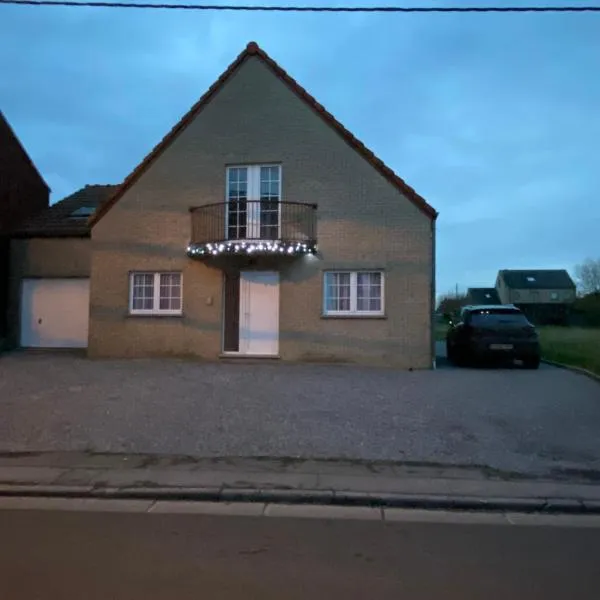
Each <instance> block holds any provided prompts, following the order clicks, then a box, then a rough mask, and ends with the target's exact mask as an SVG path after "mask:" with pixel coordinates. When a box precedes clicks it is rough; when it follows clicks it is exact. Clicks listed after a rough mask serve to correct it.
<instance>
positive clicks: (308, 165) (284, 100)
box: [89, 58, 433, 368]
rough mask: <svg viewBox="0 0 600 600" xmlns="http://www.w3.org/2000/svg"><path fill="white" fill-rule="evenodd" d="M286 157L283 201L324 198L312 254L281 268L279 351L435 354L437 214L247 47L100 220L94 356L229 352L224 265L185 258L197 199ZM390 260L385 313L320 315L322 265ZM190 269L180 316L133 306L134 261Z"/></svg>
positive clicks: (406, 363)
mask: <svg viewBox="0 0 600 600" xmlns="http://www.w3.org/2000/svg"><path fill="white" fill-rule="evenodd" d="M261 163H263V164H264V163H278V164H281V165H282V189H283V191H282V200H288V201H298V202H311V203H317V204H318V213H317V214H318V224H317V237H318V246H319V253H318V256H316V257H312V256H308V257H303V258H298V259H297V260H296V261H295V262H291V263H288V264H287V265H281V266H280V277H281V288H280V302H281V305H280V354H281V357H282V358H283V359H287V360H341V361H349V362H359V363H370V364H389V365H395V366H401V367H415V368H425V367H430V366H431V359H432V356H431V311H432V304H431V302H432V297H431V290H432V285H433V281H432V268H433V236H432V227H431V221H430V219H429V218H428V217H427V216H425V215H424V214H423V213H422V212H420V211H419V210H418V209H417V208H416V207H415V206H414V205H413V204H412V203H411V202H410V201H408V200H407V199H406V198H404V197H403V196H402V195H401V194H400V192H399V191H398V190H397V189H396V188H395V187H394V186H393V185H392V184H390V183H389V182H388V181H387V180H386V179H385V178H384V177H382V176H381V175H380V174H379V173H378V172H377V171H376V170H375V169H374V168H373V167H372V165H370V164H369V163H368V162H367V161H365V160H364V158H362V157H361V156H360V155H359V154H358V153H357V152H356V151H355V150H354V149H352V148H351V147H350V146H348V144H347V143H346V142H345V141H344V140H343V139H342V138H341V137H340V136H339V135H338V134H337V133H336V132H335V131H333V130H332V129H331V128H330V127H329V126H328V125H327V124H326V123H324V122H323V121H322V120H321V119H320V118H319V117H318V116H317V115H315V113H314V112H313V111H312V110H311V109H310V108H309V107H308V106H307V105H306V104H305V103H304V102H302V101H301V100H300V99H299V98H298V97H297V96H296V95H295V94H293V92H292V91H290V90H289V89H288V88H287V87H286V86H285V85H284V84H283V83H281V81H280V80H279V79H277V78H276V77H275V76H274V75H273V74H272V72H271V71H270V70H269V69H268V68H267V67H266V66H265V65H264V64H263V63H262V62H261V61H260V60H259V59H258V58H250V59H248V60H247V61H246V62H245V63H244V64H243V66H242V67H241V68H240V69H239V70H238V71H237V73H236V74H235V75H234V76H233V78H232V79H231V80H230V81H229V82H228V83H227V84H226V85H225V86H224V87H223V88H222V89H221V90H220V91H219V92H218V94H217V95H216V97H214V98H213V100H212V101H211V102H210V103H209V104H208V105H207V106H206V107H205V109H204V110H203V111H202V113H200V115H198V116H197V117H196V119H195V120H194V121H193V123H191V124H190V125H189V126H188V127H187V129H185V131H184V132H183V133H182V134H181V135H179V137H178V138H177V139H176V140H175V142H174V143H173V144H172V145H171V146H170V147H169V148H168V149H167V150H166V151H165V152H164V153H163V154H162V155H161V156H160V158H158V159H157V160H156V161H155V162H154V164H153V165H152V166H151V167H150V168H149V169H148V170H147V171H146V172H145V174H144V175H142V176H141V178H140V179H139V180H138V181H137V182H136V183H135V184H134V185H133V186H132V187H131V188H130V189H129V190H128V191H127V192H126V193H125V195H124V196H123V197H122V198H121V200H120V201H119V202H118V203H117V204H116V205H115V206H114V207H113V208H112V209H111V211H110V212H109V213H108V214H107V215H106V216H105V217H104V218H103V219H102V220H101V221H99V223H98V224H97V225H96V226H95V227H94V229H93V231H92V279H91V309H90V340H89V352H90V355H92V356H140V355H151V354H163V355H164V354H173V355H185V354H192V355H198V356H203V357H206V358H215V357H217V356H218V355H219V353H220V352H221V332H222V321H221V319H222V289H223V275H222V272H221V271H220V270H219V269H218V268H214V267H211V266H209V265H205V264H202V263H200V262H198V261H193V260H191V259H188V258H187V257H186V255H185V249H186V246H187V243H188V241H189V237H190V214H189V212H188V210H189V207H191V206H200V205H203V204H210V203H214V202H222V201H224V199H225V168H226V166H227V165H234V164H261ZM366 268H374V269H383V270H384V271H385V277H386V279H385V288H386V314H385V317H384V318H381V319H365V318H363V319H355V318H351V319H331V318H323V317H322V303H323V300H322V298H323V272H324V271H325V270H328V269H366ZM132 270H156V271H159V270H178V271H182V272H183V280H184V283H183V296H184V297H183V304H184V316H183V317H178V318H165V317H159V318H152V317H150V318H149V317H143V318H137V317H129V316H128V315H127V307H128V293H129V286H128V273H129V272H130V271H132Z"/></svg>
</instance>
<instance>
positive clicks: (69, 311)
mask: <svg viewBox="0 0 600 600" xmlns="http://www.w3.org/2000/svg"><path fill="white" fill-rule="evenodd" d="M89 299H90V280H89V278H72V279H23V280H22V285H21V311H20V312H21V319H20V320H21V335H20V345H21V346H22V347H25V348H85V347H87V343H88V322H89Z"/></svg>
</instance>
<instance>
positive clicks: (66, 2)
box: [0, 0, 600, 13]
mask: <svg viewBox="0 0 600 600" xmlns="http://www.w3.org/2000/svg"><path fill="white" fill-rule="evenodd" d="M0 4H13V5H22V6H68V7H88V8H90V7H91V8H138V9H142V8H143V9H155V10H161V9H162V10H204V11H226V10H227V11H246V12H259V11H260V12H305V13H309V12H310V13H526V12H527V13H582V12H600V6H276V5H272V6H269V5H254V6H244V5H229V4H222V5H220V4H149V3H137V2H102V1H95V0H91V1H89V2H85V1H84V2H77V1H76V0H0Z"/></svg>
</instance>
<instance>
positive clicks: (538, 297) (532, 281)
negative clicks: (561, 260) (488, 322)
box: [496, 269, 576, 325]
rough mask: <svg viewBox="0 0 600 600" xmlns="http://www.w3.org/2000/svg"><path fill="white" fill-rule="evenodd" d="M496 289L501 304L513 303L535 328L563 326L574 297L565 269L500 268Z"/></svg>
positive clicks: (572, 287) (570, 281) (572, 285)
mask: <svg viewBox="0 0 600 600" xmlns="http://www.w3.org/2000/svg"><path fill="white" fill-rule="evenodd" d="M496 290H497V292H498V295H499V297H500V300H501V301H502V303H503V304H514V305H515V306H517V307H518V308H519V309H521V310H522V311H523V312H524V313H525V315H526V316H527V318H528V319H529V320H530V321H531V322H532V323H535V324H537V325H546V324H566V323H567V322H568V317H569V313H570V310H571V307H572V305H573V302H575V297H576V290H575V283H574V282H573V280H572V279H571V277H570V275H569V273H567V271H566V270H565V269H530V270H515V269H502V270H500V271H498V275H497V277H496Z"/></svg>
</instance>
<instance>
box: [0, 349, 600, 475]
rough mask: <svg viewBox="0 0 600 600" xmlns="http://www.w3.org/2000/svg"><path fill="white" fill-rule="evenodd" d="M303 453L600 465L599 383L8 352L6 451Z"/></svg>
mask: <svg viewBox="0 0 600 600" xmlns="http://www.w3.org/2000/svg"><path fill="white" fill-rule="evenodd" d="M43 450H93V451H104V452H144V453H154V452H156V453H168V454H193V455H201V456H218V455H221V456H264V455H268V456H301V457H313V458H326V457H333V458H341V457H344V458H357V459H392V460H399V461H414V462H425V463H444V464H446V463H448V464H461V465H487V466H490V467H494V468H497V469H502V470H507V471H516V472H522V473H527V474H538V475H539V474H551V473H556V472H558V471H562V472H563V473H567V474H569V473H570V472H573V474H575V471H571V470H596V471H598V472H599V473H600V385H599V384H598V383H596V382H594V381H592V380H590V379H587V378H586V377H584V376H581V375H577V374H574V373H571V372H568V371H564V370H560V369H554V368H551V367H542V368H540V370H539V371H526V370H520V369H452V368H440V369H438V370H437V371H419V372H412V373H411V372H398V371H393V370H387V369H376V368H362V367H354V366H352V367H349V366H330V365H327V366H325V365H290V364H244V363H241V364H215V363H197V362H188V361H179V360H102V361H91V360H87V359H85V358H83V357H81V356H77V355H75V354H70V353H61V352H56V353H40V352H15V353H12V354H6V355H3V356H1V357H0V451H4V452H8V451H43Z"/></svg>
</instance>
